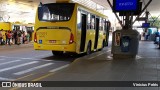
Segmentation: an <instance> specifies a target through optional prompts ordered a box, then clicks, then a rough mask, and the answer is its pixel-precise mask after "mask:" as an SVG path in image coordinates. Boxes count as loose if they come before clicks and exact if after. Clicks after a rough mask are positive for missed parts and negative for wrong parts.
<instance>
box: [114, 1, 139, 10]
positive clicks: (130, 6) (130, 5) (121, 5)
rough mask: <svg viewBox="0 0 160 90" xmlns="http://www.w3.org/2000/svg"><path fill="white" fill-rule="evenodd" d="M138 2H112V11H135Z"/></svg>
mask: <svg viewBox="0 0 160 90" xmlns="http://www.w3.org/2000/svg"><path fill="white" fill-rule="evenodd" d="M138 2H139V1H138V0H113V11H114V12H124V11H137V10H138V4H139V3H138Z"/></svg>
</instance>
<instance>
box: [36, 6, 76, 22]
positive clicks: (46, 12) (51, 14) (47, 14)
mask: <svg viewBox="0 0 160 90" xmlns="http://www.w3.org/2000/svg"><path fill="white" fill-rule="evenodd" d="M73 10H74V4H72V3H70V4H64V3H52V4H45V5H43V6H41V7H38V18H39V20H40V21H68V20H70V18H71V16H72V13H73Z"/></svg>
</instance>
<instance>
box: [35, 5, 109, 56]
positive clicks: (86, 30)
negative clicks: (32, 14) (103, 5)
mask: <svg viewBox="0 0 160 90" xmlns="http://www.w3.org/2000/svg"><path fill="white" fill-rule="evenodd" d="M107 20H108V19H107V16H105V15H102V14H100V13H98V12H96V11H94V10H91V9H89V8H86V7H85V6H83V5H80V4H78V3H49V4H40V5H39V7H38V9H37V14H36V21H35V30H34V49H35V50H52V53H53V54H54V55H62V54H63V53H64V52H65V53H76V54H81V53H87V54H90V53H91V51H95V50H102V49H103V47H104V46H105V43H108V36H106V35H108V33H109V31H108V30H107Z"/></svg>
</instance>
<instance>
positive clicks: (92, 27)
mask: <svg viewBox="0 0 160 90" xmlns="http://www.w3.org/2000/svg"><path fill="white" fill-rule="evenodd" d="M91 29H95V16H94V15H92V18H91Z"/></svg>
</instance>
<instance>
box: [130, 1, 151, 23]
mask: <svg viewBox="0 0 160 90" xmlns="http://www.w3.org/2000/svg"><path fill="white" fill-rule="evenodd" d="M151 2H152V0H149V1H148V3H147V4H146V5H145V7H144V8H143V10H142V11H141V12H140V14H139V15H138V16H137V17H136V19H135V20H134V21H133V23H132V25H133V24H134V23H135V22H136V21H137V19H138V18H139V17H140V16H141V14H142V13H143V12H144V11H145V10H146V9H147V7H148V6H149V5H150V3H151Z"/></svg>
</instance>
